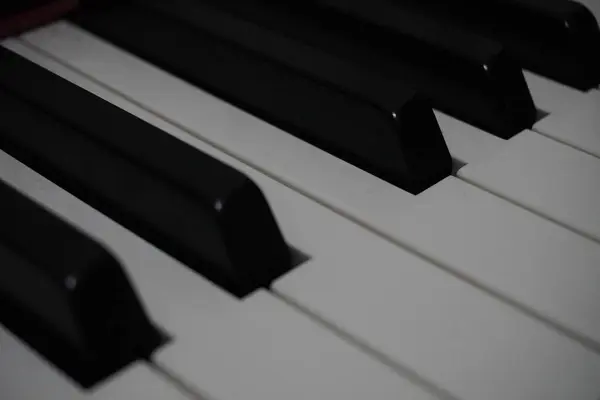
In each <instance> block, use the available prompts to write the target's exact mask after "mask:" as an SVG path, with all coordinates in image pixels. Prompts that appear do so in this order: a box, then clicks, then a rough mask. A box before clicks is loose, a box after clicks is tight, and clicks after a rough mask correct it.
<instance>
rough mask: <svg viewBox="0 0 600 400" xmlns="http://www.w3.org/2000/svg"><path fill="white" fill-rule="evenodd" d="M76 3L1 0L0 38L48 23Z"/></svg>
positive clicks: (74, 0) (65, 0) (53, 0)
mask: <svg viewBox="0 0 600 400" xmlns="http://www.w3.org/2000/svg"><path fill="white" fill-rule="evenodd" d="M76 5H77V0H2V2H1V3H0V38H3V37H5V36H8V35H15V34H18V33H21V32H23V31H25V30H27V29H31V28H34V27H36V26H38V25H42V24H45V23H48V22H50V21H52V20H54V19H56V18H58V17H60V16H61V15H63V14H65V13H66V12H68V11H70V10H71V9H73V8H74V7H75V6H76Z"/></svg>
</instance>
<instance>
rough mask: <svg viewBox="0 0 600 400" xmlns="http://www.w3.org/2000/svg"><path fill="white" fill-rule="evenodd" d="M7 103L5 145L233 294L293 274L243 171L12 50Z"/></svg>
mask: <svg viewBox="0 0 600 400" xmlns="http://www.w3.org/2000/svg"><path fill="white" fill-rule="evenodd" d="M0 102H1V104H2V107H0V147H1V148H2V149H4V150H5V151H6V152H8V153H10V154H12V155H13V156H14V157H15V158H17V159H19V160H21V161H22V162H24V163H25V164H27V165H29V166H30V167H31V168H33V169H35V170H36V171H38V172H39V173H40V174H42V175H44V176H46V177H47V178H48V179H50V180H52V181H54V182H55V183H56V184H58V185H59V186H62V187H63V188H64V189H66V190H67V191H70V192H71V193H73V194H74V195H75V196H77V197H79V198H80V199H82V200H83V201H85V202H86V203H88V204H90V205H91V206H93V207H94V208H96V209H98V210H99V211H101V212H103V213H104V214H106V215H107V216H109V217H110V218H112V219H113V220H115V221H117V222H119V223H121V224H122V225H124V226H125V227H127V228H128V229H130V230H131V231H133V232H134V233H136V234H138V235H139V236H141V237H143V238H144V239H146V240H148V241H149V242H150V243H152V244H153V245H155V246H156V247H158V248H160V249H162V250H164V251H165V252H167V253H170V254H171V255H173V256H174V257H175V258H177V259H179V260H180V261H182V262H183V263H185V264H187V265H188V266H190V267H191V268H193V269H195V270H196V271H198V272H199V273H200V274H202V275H203V276H205V277H206V278H208V279H210V280H212V281H213V282H215V283H216V284H218V285H220V286H222V287H223V288H225V289H226V290H228V291H230V292H231V293H232V294H234V295H237V296H244V295H246V294H248V293H250V292H251V291H253V290H255V289H257V288H259V287H264V286H267V285H269V284H270V283H271V282H272V281H273V280H274V279H276V278H278V277H279V276H280V275H281V274H283V273H285V272H287V271H288V270H289V269H290V268H291V266H290V256H289V249H288V247H287V245H286V244H285V242H284V240H283V238H282V236H281V233H280V231H279V228H278V227H277V224H276V222H275V219H274V218H273V216H272V214H271V211H270V209H269V206H268V205H267V202H266V200H265V199H264V197H263V195H262V193H261V191H260V190H259V188H258V187H257V186H256V185H255V184H254V183H253V182H252V181H250V180H249V179H248V178H247V177H245V176H244V175H242V174H241V173H239V172H237V171H236V170H234V169H232V168H230V167H228V166H226V165H224V164H222V163H221V162H219V161H217V160H215V159H213V158H212V157H209V156H207V155H205V154H203V153H201V152H200V151H197V150H196V149H194V148H193V147H191V146H189V145H187V144H185V143H183V142H181V141H180V140H178V139H176V138H174V137H172V136H170V135H169V134H167V133H165V132H163V131H161V130H159V129H157V128H155V127H153V126H151V125H149V124H147V123H145V122H143V121H141V120H140V119H138V118H136V117H134V116H133V115H131V114H129V113H127V112H125V111H123V110H121V109H119V108H117V107H115V106H113V105H112V104H110V103H108V102H106V101H104V100H102V99H100V98H98V97H96V96H94V95H92V94H90V93H88V92H87V91H85V90H83V89H81V88H79V87H77V86H75V85H73V84H71V83H69V82H67V81H65V80H63V79H62V78H59V77H58V76H56V75H54V74H52V73H51V72H49V71H47V70H45V69H43V68H41V67H39V66H37V65H35V64H33V63H31V62H29V61H27V60H25V59H23V58H22V57H20V56H18V55H16V54H14V53H12V52H10V51H8V50H1V51H0Z"/></svg>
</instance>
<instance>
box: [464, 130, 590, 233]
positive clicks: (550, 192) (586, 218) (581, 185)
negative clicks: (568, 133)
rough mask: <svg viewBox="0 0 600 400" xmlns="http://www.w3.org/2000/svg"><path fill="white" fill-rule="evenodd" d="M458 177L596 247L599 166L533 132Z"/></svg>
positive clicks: (587, 156)
mask: <svg viewBox="0 0 600 400" xmlns="http://www.w3.org/2000/svg"><path fill="white" fill-rule="evenodd" d="M459 176H460V177H461V178H463V179H466V180H467V181H469V182H472V183H473V184H475V185H477V186H479V187H482V188H484V189H486V190H489V191H490V192H492V193H495V194H497V195H498V196H500V197H504V198H507V199H509V200H510V201H512V202H514V203H516V204H520V205H522V206H523V207H525V208H527V209H529V210H531V211H533V212H535V213H537V214H539V215H541V216H543V217H545V218H547V219H549V220H552V221H555V222H557V223H559V224H561V225H564V226H566V227H568V228H569V229H572V230H574V231H576V232H579V233H580V234H582V235H585V236H587V237H589V238H592V239H593V240H596V241H598V242H600V213H598V204H600V184H599V177H600V160H599V159H598V158H596V157H593V156H591V155H589V154H585V153H583V152H580V151H578V150H576V149H573V148H572V147H568V146H564V145H563V144H561V143H558V142H556V141H554V140H552V139H549V138H547V137H544V136H541V135H539V134H537V133H535V132H531V131H529V132H524V133H522V134H520V135H518V136H516V137H514V138H512V139H511V140H509V141H508V142H507V143H506V146H505V148H504V149H503V151H501V152H500V153H499V154H497V155H496V156H495V157H493V158H492V159H490V160H488V161H487V162H483V163H480V164H477V165H468V166H466V167H464V168H462V169H461V170H460V172H459Z"/></svg>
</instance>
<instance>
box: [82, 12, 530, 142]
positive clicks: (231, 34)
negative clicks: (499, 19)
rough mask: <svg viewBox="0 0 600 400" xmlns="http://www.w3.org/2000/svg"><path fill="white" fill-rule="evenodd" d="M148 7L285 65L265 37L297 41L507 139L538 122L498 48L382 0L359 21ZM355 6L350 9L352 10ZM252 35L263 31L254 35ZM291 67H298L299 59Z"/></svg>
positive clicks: (515, 70)
mask: <svg viewBox="0 0 600 400" xmlns="http://www.w3.org/2000/svg"><path fill="white" fill-rule="evenodd" d="M143 3H144V4H145V5H146V6H149V5H150V4H151V6H152V7H154V8H155V9H157V10H159V11H160V12H161V13H163V14H169V15H173V16H175V17H177V18H178V19H180V20H186V21H187V22H188V23H189V24H192V23H195V24H196V26H201V27H203V28H204V29H207V30H210V31H211V33H213V34H215V35H217V36H219V37H224V38H227V40H231V41H234V42H236V43H238V44H239V45H241V46H244V47H246V48H251V49H252V50H254V51H257V52H260V53H261V54H265V55H267V56H268V57H278V58H279V59H282V60H283V61H284V62H285V61H286V60H289V59H290V53H291V54H296V53H297V52H298V50H294V47H293V45H291V44H289V43H291V41H290V40H289V39H288V43H287V44H285V45H281V46H278V47H275V46H274V45H272V44H268V40H267V39H265V37H267V38H268V37H269V35H271V36H273V35H274V33H273V31H274V32H277V33H279V35H285V36H287V37H290V38H294V41H296V42H303V43H306V44H310V45H311V46H313V47H314V48H318V49H320V50H321V51H325V52H327V53H329V54H330V55H335V56H336V57H339V58H341V59H344V60H346V62H349V63H351V64H352V65H355V66H360V67H361V68H363V69H365V70H367V71H369V72H370V74H371V75H374V76H377V77H381V78H380V80H384V81H385V80H386V79H387V81H388V82H390V83H389V84H391V82H393V81H394V80H400V81H403V82H405V83H406V84H410V85H411V86H412V87H414V88H416V89H417V90H418V91H419V92H420V93H421V94H422V95H423V96H425V97H426V98H427V99H428V100H429V101H430V102H431V104H432V106H433V107H435V108H437V109H440V110H442V111H444V112H446V113H448V114H450V115H452V116H454V117H456V118H459V119H462V120H465V121H467V122H469V123H471V124H473V125H476V126H479V127H481V128H483V129H484V130H487V131H489V132H491V133H494V134H496V135H498V136H500V137H503V138H509V137H511V136H512V135H514V134H516V133H518V132H520V131H522V130H523V129H526V128H530V127H531V126H532V124H533V122H534V120H535V107H534V104H533V101H532V99H531V96H530V94H529V91H528V89H527V85H526V83H525V79H524V77H523V74H522V72H521V69H520V67H519V66H518V65H517V64H515V63H513V62H512V60H510V59H509V58H508V57H507V56H506V54H505V52H504V51H503V48H502V47H501V46H500V45H499V44H498V43H496V42H493V41H490V40H489V39H486V38H483V37H480V36H477V35H473V34H471V33H469V32H462V31H460V30H456V29H450V30H447V29H443V27H442V28H439V27H437V25H435V24H428V21H427V20H426V19H424V18H419V16H418V15H414V14H410V15H404V14H398V13H395V14H394V12H393V11H394V9H393V7H392V8H389V7H385V8H383V7H378V6H377V5H379V4H380V2H378V1H377V0H374V1H373V2H370V3H369V9H368V11H369V12H366V10H361V9H358V10H354V11H356V14H359V15H360V18H349V17H345V16H344V15H347V14H349V13H340V12H335V10H334V12H327V10H326V9H322V8H319V7H315V6H314V5H312V6H311V5H310V4H308V3H307V2H300V1H298V2H277V1H265V0H229V1H219V0H203V1H196V0H173V1H170V2H168V4H167V3H166V2H163V1H160V0H144V2H143ZM208 3H210V4H212V5H213V6H214V7H219V8H222V9H226V10H227V12H229V13H231V14H234V15H236V16H237V17H238V21H237V22H227V21H224V17H220V16H218V14H216V13H215V11H211V9H210V8H209V7H207V6H206V5H205V6H202V4H208ZM291 3H295V5H291ZM351 4H352V3H348V4H347V5H346V9H348V10H350V9H351V8H352V7H351ZM342 14H343V15H342ZM383 15H385V16H386V21H382V22H381V23H382V24H383V23H384V22H385V23H388V25H393V26H395V28H396V29H395V31H394V33H393V34H390V33H389V29H387V30H386V29H375V28H371V29H369V28H370V27H371V25H375V24H370V25H369V24H367V23H366V21H367V20H378V21H379V19H378V17H382V16H383ZM239 19H243V20H246V21H248V22H250V21H252V22H253V23H254V24H256V25H259V26H260V27H262V31H263V33H261V36H259V35H258V33H249V28H246V27H245V26H247V25H248V23H246V25H243V24H242V22H240V21H239ZM84 26H87V25H86V24H84ZM252 32H258V29H257V28H253V30H252ZM268 32H271V33H268ZM399 33H400V34H399ZM306 58H307V57H306V56H303V57H302V59H306ZM293 62H294V63H295V65H296V64H297V63H298V61H296V60H295V59H294V61H293Z"/></svg>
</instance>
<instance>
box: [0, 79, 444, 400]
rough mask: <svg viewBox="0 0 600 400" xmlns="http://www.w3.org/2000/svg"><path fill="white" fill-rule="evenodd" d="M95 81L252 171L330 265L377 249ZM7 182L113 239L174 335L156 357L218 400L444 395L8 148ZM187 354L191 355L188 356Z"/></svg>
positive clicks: (287, 230)
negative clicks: (209, 270) (236, 282)
mask: <svg viewBox="0 0 600 400" xmlns="http://www.w3.org/2000/svg"><path fill="white" fill-rule="evenodd" d="M89 86H91V87H94V88H95V91H97V92H99V93H101V94H102V97H104V98H107V99H111V101H112V102H113V103H115V104H116V105H118V106H121V107H123V108H125V109H126V110H127V111H130V112H134V113H135V114H136V115H137V116H138V117H140V118H143V119H145V120H147V121H150V122H151V123H154V124H156V125H157V126H159V127H160V128H163V129H165V130H167V131H169V133H171V134H173V135H174V136H177V137H179V138H180V139H182V140H184V141H187V142H190V143H192V144H193V145H195V146H197V147H198V148H200V149H201V150H202V151H205V152H206V153H208V154H211V155H213V156H215V157H218V158H220V159H221V160H222V161H223V162H227V163H230V164H231V165H232V166H233V167H234V168H237V169H239V170H241V171H242V172H244V173H247V174H248V175H249V176H250V177H251V178H253V179H254V180H255V181H256V182H257V184H258V185H259V186H260V187H261V188H262V189H263V191H264V192H265V195H266V197H267V199H268V200H269V202H270V203H271V205H272V206H273V207H274V211H275V213H276V215H279V216H283V217H285V218H287V219H284V221H283V222H284V224H282V229H283V231H284V234H285V236H287V237H288V238H289V239H291V242H292V243H294V244H295V245H298V246H299V247H301V248H303V249H308V253H309V254H310V255H311V256H313V258H314V260H319V262H320V263H321V265H326V263H327V262H335V257H334V258H329V257H328V256H327V254H328V253H339V252H340V249H342V248H352V249H355V250H353V251H356V252H363V251H365V252H366V253H367V254H369V252H368V250H366V249H363V245H362V243H361V242H360V240H363V239H364V240H365V241H366V243H368V242H369V240H370V241H376V242H378V241H380V240H381V239H380V238H378V237H376V236H374V235H372V234H370V233H369V232H367V231H364V230H363V229H362V228H360V227H358V226H355V225H354V224H352V223H350V222H349V221H346V220H345V219H344V218H342V217H340V216H338V215H337V214H335V213H332V212H331V211H329V210H327V209H326V208H324V207H322V206H320V205H318V204H316V203H314V202H313V201H311V200H309V199H307V198H306V197H304V196H302V195H300V194H298V193H296V192H294V191H292V190H291V189H288V188H286V187H285V186H282V185H280V184H278V183H276V182H273V181H272V180H270V179H269V178H266V177H264V176H262V175H261V174H259V173H257V172H256V171H253V170H251V169H250V168H249V167H247V166H245V165H243V164H241V163H239V162H235V161H234V160H231V159H230V158H229V157H228V156H226V155H224V154H222V153H219V152H218V151H216V150H214V149H213V148H211V147H210V146H208V145H206V144H205V143H202V142H200V141H199V140H197V139H194V138H192V137H191V136H190V135H187V134H186V133H185V132H183V131H179V130H177V129H176V128H174V127H171V126H170V125H169V124H167V123H165V122H164V121H161V120H159V119H158V118H156V117H154V116H152V115H151V114H149V113H145V112H144V111H143V110H141V109H139V108H137V107H135V106H134V105H131V104H130V103H128V102H127V101H125V100H124V99H122V98H119V97H117V96H115V95H114V94H112V93H110V92H107V91H103V90H102V88H100V87H97V85H94V84H93V83H91V82H90V83H89ZM165 134H167V133H165ZM0 179H3V180H5V181H6V182H7V183H9V184H11V185H13V186H15V187H17V188H18V189H19V190H21V191H22V192H24V193H25V194H27V195H29V196H30V197H32V198H34V199H36V200H37V201H38V202H41V203H42V204H43V205H45V206H46V207H47V208H49V209H51V210H53V211H54V212H56V213H57V214H59V215H60V216H61V217H63V218H65V219H66V220H68V221H71V222H72V223H73V224H74V225H76V226H78V227H79V228H80V229H82V230H83V231H84V232H87V233H88V234H90V235H91V236H93V237H95V238H96V239H97V240H99V241H100V242H103V243H105V244H106V246H107V247H108V248H110V249H111V250H112V251H113V252H114V253H115V254H116V255H117V257H118V258H119V259H120V260H121V261H122V265H123V267H124V268H126V270H127V272H128V274H129V275H130V277H131V279H132V282H133V285H134V287H136V288H137V290H138V291H139V294H140V297H141V299H142V301H143V302H144V304H145V305H146V306H147V309H148V312H149V314H150V316H151V317H152V318H153V319H154V320H155V321H156V322H157V323H158V325H159V326H161V327H162V328H163V329H164V330H166V332H167V333H168V334H169V335H170V336H171V337H172V341H171V342H169V343H167V344H166V345H165V346H164V347H163V348H161V349H159V351H157V352H156V354H155V356H154V357H153V360H154V361H155V362H156V363H157V364H159V365H160V367H161V368H163V369H164V370H165V371H168V372H169V373H170V374H172V375H174V376H176V377H178V378H179V379H180V380H182V381H184V382H185V384H186V386H189V387H191V388H193V389H194V390H195V391H196V393H198V394H200V395H203V396H206V397H207V398H209V399H216V400H238V399H239V400H241V399H248V398H251V399H255V398H256V399H265V400H269V399H277V400H279V399H281V398H286V399H292V400H294V399H308V398H311V399H314V398H323V399H325V398H326V399H344V400H345V399H364V398H377V399H390V400H391V399H398V398H411V399H413V398H414V399H422V400H433V399H434V396H433V395H431V394H429V393H428V392H426V391H424V390H423V389H421V388H419V387H418V386H416V385H415V384H413V383H411V382H409V381H408V380H407V379H405V378H403V377H402V376H400V375H399V374H398V373H397V372H394V371H393V370H391V369H390V368H389V367H387V366H385V365H384V364H382V363H380V362H378V361H376V360H375V359H374V358H372V357H370V356H368V355H366V354H365V353H363V352H362V351H360V350H358V349H356V348H355V347H353V346H352V345H350V344H348V343H346V342H345V341H343V340H341V339H339V338H338V337H337V336H336V335H334V334H333V333H331V332H329V331H328V330H327V329H325V328H323V327H321V326H319V325H318V324H316V323H315V322H313V321H311V320H310V319H309V318H307V317H306V316H304V315H303V314H302V313H300V312H299V311H298V310H296V309H294V308H292V307H290V306H288V305H286V304H285V303H283V302H282V301H281V300H280V299H277V298H276V297H274V296H272V295H271V294H269V293H267V292H266V291H264V290H260V291H257V292H255V293H254V294H253V295H252V296H250V297H248V298H245V299H243V300H238V299H236V298H234V297H233V296H231V295H229V294H228V293H226V292H224V291H222V290H221V289H219V288H217V287H216V286H214V285H213V284H212V283H211V282H209V281H207V280H205V279H204V278H202V277H201V276H200V275H198V274H196V273H194V272H193V271H192V270H190V269H189V268H187V267H185V266H183V265H181V264H179V263H178V262H177V261H175V260H174V259H172V258H170V257H169V256H167V255H166V254H164V253H162V252H161V251H159V250H158V249H156V248H155V247H153V246H151V245H149V244H148V243H147V242H145V241H143V240H141V239H140V238H138V237H137V236H135V235H133V234H132V233H130V232H129V231H127V230H126V229H124V228H122V227H121V226H119V225H117V224H116V223H114V222H113V221H111V220H110V219H108V218H106V217H105V216H103V215H101V214H100V213H98V212H97V211H95V210H93V209H92V208H91V207H89V206H87V205H86V204H85V203H83V202H81V201H79V200H78V199H76V198H74V197H73V196H71V195H70V194H68V193H67V192H65V191H64V190H62V189H60V188H59V187H57V186H56V185H54V184H52V183H51V182H49V181H48V180H46V179H44V178H43V177H41V176H40V175H38V174H37V173H35V172H34V171H32V170H31V169H29V168H27V167H26V166H24V165H23V164H21V163H19V162H18V161H16V160H15V159H13V158H12V157H10V156H8V155H7V154H6V153H4V152H0ZM311 214H313V215H312V216H311ZM290 222H291V223H290ZM292 223H293V225H292ZM315 223H316V224H317V225H315ZM337 224H340V225H341V226H340V227H337V226H336V225H337ZM345 229H351V230H352V229H354V231H357V232H359V233H356V235H358V237H357V238H354V241H353V242H351V243H349V242H347V241H343V242H341V243H339V244H338V245H337V247H332V248H329V247H328V246H327V238H332V237H335V235H336V233H337V231H338V230H345ZM396 250H397V249H396ZM398 253H399V254H401V253H403V252H402V251H398ZM371 257H372V258H373V259H376V257H377V255H376V254H372V256H371ZM311 262H312V261H311ZM300 267H302V266H300ZM0 354H1V353H0ZM182 354H185V355H187V357H185V358H182V357H180V355H182ZM199 372H202V373H199ZM219 377H220V378H219Z"/></svg>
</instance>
